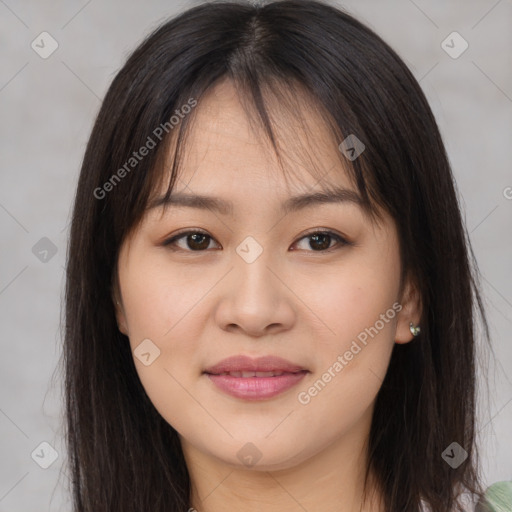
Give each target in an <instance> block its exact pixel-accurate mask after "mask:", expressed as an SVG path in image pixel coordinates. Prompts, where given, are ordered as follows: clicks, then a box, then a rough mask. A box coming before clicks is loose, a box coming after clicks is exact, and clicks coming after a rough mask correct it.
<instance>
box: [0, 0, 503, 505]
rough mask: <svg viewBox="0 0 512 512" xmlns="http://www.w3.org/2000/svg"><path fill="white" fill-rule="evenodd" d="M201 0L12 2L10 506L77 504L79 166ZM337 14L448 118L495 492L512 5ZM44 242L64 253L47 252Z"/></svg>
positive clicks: (0, 77) (2, 362)
mask: <svg viewBox="0 0 512 512" xmlns="http://www.w3.org/2000/svg"><path fill="white" fill-rule="evenodd" d="M192 5H193V4H192V3H187V2H176V1H174V2H173V1H163V0H148V1H145V2H135V1H128V2H121V1H108V2H100V1H99V0H90V1H88V2H87V1H84V0H73V1H67V2H64V1H60V2H59V1H50V0H45V1H39V2H36V1H21V0H0V59H1V66H0V119H1V123H0V130H1V136H0V147H1V153H0V155H1V156H0V169H1V180H2V181H1V183H2V185H1V188H0V226H1V233H2V237H1V240H2V243H1V249H0V261H1V266H0V325H1V329H2V331H1V332H2V335H1V356H0V371H1V378H2V386H1V387H0V432H1V436H0V449H1V460H2V463H1V467H0V512H7V511H10V512H21V511H23V512H29V511H36V510H37V511H40V512H41V511H45V510H51V511H65V510H69V500H68V496H67V493H66V486H67V485H68V479H67V476H66V474H65V472H64V471H63V469H64V468H63V463H64V462H65V460H66V453H65V450H64V445H63V439H62V429H61V415H62V406H61V403H62V402H61V400H62V398H61V393H62V391H61V387H60V380H59V375H58V374H56V373H54V372H55V368H56V365H57V363H58V359H59V356H60V344H61V339H60V324H61V318H60V306H61V300H62V296H63V286H64V266H65V253H66V240H67V236H68V223H69V218H70V210H71V203H72V199H73V195H74V189H75V186H76V182H77V177H78V171H79V167H80V163H81V159H82V155H83V151H84V148H85V144H86V141H87V138H88V135H89V132H90V129H91V127H92V122H93V120H94V117H95V115H96V113H97V111H98V109H99V106H100V102H101V99H102V98H103V96H104V94H105V92H106V90H107V87H108V85H109V84H110V82H111V80H112V79H113V77H114V75H115V73H116V72H117V71H118V70H119V69H120V67H121V66H122V64H123V62H124V59H125V58H126V56H127V55H128V54H129V53H130V51H131V50H133V49H134V48H135V47H136V46H137V44H138V42H139V41H140V40H141V38H142V37H143V36H144V35H145V34H147V33H148V32H149V31H150V30H151V29H153V28H155V27H156V25H157V24H158V23H159V22H160V21H162V20H163V19H164V18H166V17H168V16H171V15H172V14H174V13H176V12H178V11H181V10H183V9H185V8H187V7H190V6H192ZM338 5H342V6H344V7H345V8H346V9H347V10H348V11H349V12H351V13H352V14H354V15H355V16H356V17H358V18H359V19H360V20H361V21H363V22H365V23H366V24H368V25H369V26H370V27H371V28H373V29H374V30H375V31H376V32H377V33H378V34H380V35H381V36H382V37H383V38H384V40H386V41H387V42H388V43H389V44H390V45H391V46H392V47H393V48H394V49H395V50H396V51H397V52H398V54H399V55H400V56H401V57H402V58H403V59H404V60H405V62H406V63H407V64H408V66H409V67H410V69H411V70H412V72H413V73H414V75H415V76H416V77H417V78H418V80H420V83H421V86H422V87H423V89H424V91H425V93H426V94H427V97H428V99H429V101H430V104H431V106H432V109H433V111H434V114H435V115H436V118H437V120H438V123H439V126H440V129H441V132H442V135H443V137H444V140H445V144H446V147H447V150H448V154H449V157H450V161H451V163H452V166H453V171H454V174H455V177H456V180H457V185H458V188H459V192H460V196H461V202H462V208H463V210H464V216H465V219H466V223H467V227H468V231H469V233H470V238H471V242H472V244H473V247H474V250H475V254H476V257H477V260H478V263H479V266H480V269H481V272H482V274H483V292H484V296H485V301H486V306H487V310H488V315H489V321H490V324H491V334H492V341H493V346H494V352H495V355H496V361H497V363H496V364H493V362H492V360H491V366H490V376H489V378H488V379H486V378H482V379H481V381H482V386H483V390H484V391H485V390H486V386H488V387H489V393H490V397H491V400H490V402H488V401H487V400H485V399H484V400H482V408H481V411H480V420H479V437H480V439H481V446H482V453H483V461H482V463H483V466H482V467H483V472H484V475H485V481H486V483H487V484H490V483H492V482H495V481H499V480H510V479H512V443H511V431H512V428H511V427H512V383H511V381H510V379H509V378H507V376H506V373H507V372H509V373H510V370H511V369H512V344H511V336H510V332H511V327H512V321H511V319H512V291H511V281H512V279H511V278H512V275H511V267H512V266H511V262H512V243H511V233H512V199H511V198H512V188H507V187H512V173H511V171H510V162H511V147H512V137H511V136H512V72H511V70H512V66H511V63H512V55H511V54H512V1H511V0H499V1H496V0H479V1H477V0H471V1H462V0H461V1H453V2H445V1H441V0H438V1H430V2H427V1H425V0H415V1H414V2H413V1H412V0H393V1H377V0H365V1H359V2H357V1H355V0H354V1H345V2H339V3H338ZM42 31H47V32H49V33H50V34H51V35H52V36H53V38H55V40H56V41H57V42H58V45H59V46H58V49H57V50H56V51H55V53H53V54H52V55H51V56H50V57H49V58H47V59H43V58H41V57H40V56H39V55H38V54H37V53H36V52H35V51H34V50H33V49H32V48H31V42H32V41H33V40H34V39H36V37H37V36H38V35H39V34H40V33H41V32H42ZM453 31H457V32H459V33H460V34H461V35H462V37H463V38H464V39H465V40H466V41H467V42H468V44H469V47H468V49H467V50H466V51H465V52H464V53H463V54H462V55H461V56H460V57H458V58H456V59H454V58H452V57H450V56H449V55H448V54H447V53H446V52H445V51H444V50H443V48H442V47H441V43H442V41H443V40H445V38H446V37H447V36H448V35H449V34H450V33H451V32H453ZM449 44H451V45H452V43H450V42H449ZM458 44H459V43H457V42H454V43H453V45H454V46H455V49H457V48H459V47H460V46H458ZM507 196H508V198H507ZM44 237H47V238H48V239H49V240H50V241H51V243H52V244H54V245H55V249H56V251H57V252H56V254H55V255H53V256H52V253H51V252H49V253H48V254H47V255H46V256H44V254H43V253H41V252H39V253H38V251H37V250H35V253H36V254H34V252H33V247H34V246H35V244H36V243H38V242H39V241H40V240H41V239H42V238H44ZM39 243H40V244H43V246H44V244H48V241H43V242H39ZM37 247H39V246H36V248H37ZM41 258H43V260H41ZM45 258H46V260H47V261H44V259H45ZM52 376H53V378H52ZM43 441H46V442H48V443H50V444H51V445H52V446H53V447H54V448H55V450H56V451H57V452H58V454H59V456H58V458H57V460H56V461H55V462H54V463H53V464H52V465H51V466H50V467H49V468H48V469H42V468H41V467H40V466H39V465H38V464H36V462H34V460H33V459H32V458H31V454H32V453H33V451H34V450H35V449H36V448H38V447H39V445H40V443H41V442H43ZM91 449H93V447H91ZM37 453H40V454H41V453H42V452H41V449H40V448H38V450H36V454H37ZM44 453H46V454H47V453H48V450H46V451H44ZM34 457H35V458H36V459H37V456H36V455H34ZM43 458H44V457H43ZM41 460H42V459H41ZM418 464H421V461H418Z"/></svg>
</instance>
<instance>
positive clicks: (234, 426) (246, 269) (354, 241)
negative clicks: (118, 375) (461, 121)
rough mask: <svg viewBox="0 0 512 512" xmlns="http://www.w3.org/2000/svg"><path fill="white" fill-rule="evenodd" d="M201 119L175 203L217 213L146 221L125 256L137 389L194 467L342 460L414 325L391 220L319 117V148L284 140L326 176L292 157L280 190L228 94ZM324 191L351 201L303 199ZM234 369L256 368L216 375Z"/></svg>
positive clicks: (270, 163)
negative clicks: (368, 207) (196, 457)
mask: <svg viewBox="0 0 512 512" xmlns="http://www.w3.org/2000/svg"><path fill="white" fill-rule="evenodd" d="M197 109H198V111H197V112H196V114H197V119H196V122H195V123H194V125H193V130H192V132H191V138H190V140H189V144H188V145H187V147H188V148H189V149H188V153H187V155H186V158H185V160H184V162H183V168H182V172H181V174H180V177H179V180H178V181H177V184H176V187H175V191H174V193H178V192H179V193H180V194H181V195H183V197H185V196H187V197H189V196H198V195H204V196H211V197H212V198H215V199H216V200H218V201H219V202H220V201H222V205H220V206H219V207H218V208H217V206H218V205H217V204H216V203H215V204H214V203H213V202H212V203H210V202H208V203H207V202H203V203H201V204H198V203H197V201H194V202H192V201H191V200H189V202H188V204H185V202H184V201H182V202H180V204H178V203H176V204H174V205H171V206H170V207H169V208H168V209H167V210H166V212H165V214H164V215H162V212H163V210H162V209H161V208H160V207H154V208H152V209H149V210H148V212H147V215H146V217H145V218H144V219H143V222H142V224H141V225H140V227H139V229H138V230H137V231H135V232H134V233H133V236H132V237H131V238H130V239H129V240H126V241H125V243H124V244H123V246H122V248H121V252H120V256H119V274H118V277H119V283H120V295H119V301H120V306H118V309H117V320H118V323H119V326H120V329H121V330H122V332H124V333H125V334H127V335H128V336H129V341H130V346H131V349H132V351H133V353H134V361H135V365H136V368H137V372H138V375H139V377H140V380H141V382H142V385H143V386H144V388H145V390H146V392H147V394H148V396H149V398H150V399H151V401H152V402H153V404H154V406H155V407H156V409H157V410H158V412H159V413H160V414H161V415H162V416H163V418H165V420H166V421H167V422H168V423H169V424H171V425H172V426H173V427H174V428H175V429H176V430H177V431H178V433H179V435H180V439H181V441H182V445H183V447H184V451H185V453H186V454H190V453H193V452H194V453H198V454H201V455H202V456H203V457H204V456H206V457H208V456H209V457H213V458H215V459H216V460H220V461H223V462H224V463H228V464H232V465H237V466H243V465H245V466H247V467H254V469H261V470H270V469H276V470H277V469H286V468H290V467H292V466H294V465H296V464H299V463H300V462H302V461H305V460H307V459H309V458H311V457H313V456H315V455H317V454H319V453H320V452H322V451H323V450H326V449H327V448H330V447H332V446H342V445H343V446H344V448H343V450H344V451H346V452H347V456H348V452H349V451H350V450H353V449H355V448H356V447H360V446H361V445H362V444H361V443H364V441H365V439H366V438H367V436H368V432H369V426H370V421H371V414H372V410H373V404H374V400H375V397H376V394H377V392H378V390H379V388H380V386H381V383H382V380H383V378H384V375H385V373H386V369H387V366H388V362H389V358H390V355H391V351H392V348H393V344H394V343H395V342H399V343H405V342H408V341H410V340H411V339H412V335H411V333H410V332H409V322H411V321H412V322H414V323H417V322H418V320H419V314H418V310H417V308H416V307H415V304H416V302H415V301H413V296H414V297H415V294H414V292H413V290H412V288H411V287H409V286H408V285H407V286H406V288H405V293H404V296H400V295H399V279H400V259H399V245H398V239H397V233H396V230H395V226H394V223H393V222H392V220H391V219H390V218H389V217H387V216H385V222H384V223H383V224H382V225H380V226H376V225H373V224H372V223H371V221H370V220H369V218H367V217H366V216H365V214H364V212H363V210H362V208H361V206H359V205H358V203H357V201H356V200H354V197H357V189H356V188H355V187H354V186H353V185H352V184H351V182H350V180H349V179H348V177H347V175H346V173H345V171H344V170H343V169H342V166H341V164H340V160H339V155H338V153H337V151H338V149H337V147H336V145H335V144H333V143H332V139H331V138H330V136H329V134H328V133H327V132H326V129H325V128H324V127H323V126H322V124H321V123H320V122H319V121H318V119H317V118H316V117H315V116H314V115H313V114H312V113H311V111H304V115H305V117H306V119H307V122H308V123H309V126H310V127H312V130H311V133H310V135H309V138H306V135H302V132H301V131H300V130H299V129H297V127H292V125H291V124H290V123H289V122H288V121H287V123H288V124H286V126H283V129H284V132H280V133H285V134H286V136H283V139H282V141H281V143H282V145H283V146H284V148H283V149H284V154H287V155H288V157H289V156H290V154H292V153H291V151H290V148H292V147H294V146H293V145H294V144H297V143H299V144H300V147H302V148H307V151H308V154H309V155H311V161H314V163H315V166H316V169H317V171H319V172H316V174H315V173H314V172H313V169H312V168H309V167H308V166H307V163H304V162H303V161H301V162H299V158H296V159H294V160H297V161H294V162H293V174H292V175H291V176H292V179H288V180H286V178H285V175H284V173H283V171H282V170H281V169H280V168H279V165H278V162H277V160H276V159H275V157H274V155H273V153H272V152H271V151H270V150H269V147H268V146H266V145H265V141H264V139H263V137H256V136H255V135H254V134H253V132H252V131H251V129H250V127H249V124H248V121H247V118H246V116H245V114H244V111H243V109H242V106H241V105H240V104H239V102H238V100H237V96H236V94H235V91H234V89H233V88H232V87H231V85H230V84H229V82H224V83H223V84H221V85H219V86H217V88H216V89H215V90H214V94H212V95H211V96H209V98H207V99H205V100H204V102H202V103H201V105H200V106H198V107H197ZM339 142H341V141H339ZM287 148H288V151H287ZM288 162H291V160H288ZM127 179H129V178H127ZM326 185H329V190H331V191H332V190H333V189H334V187H337V188H338V189H346V190H348V191H350V192H349V193H347V194H346V195H345V200H335V199H334V198H331V199H329V200H325V201H318V197H317V198H316V199H317V200H315V196H312V197H310V198H309V199H302V200H298V199H293V198H296V197H297V196H301V195H308V196H310V195H311V194H315V193H317V192H318V193H321V192H325V191H326V190H327V187H326ZM163 191H164V189H162V191H161V192H163ZM339 197H341V196H339ZM187 231H192V232H194V231H199V232H200V233H196V234H195V235H194V234H192V235H190V234H189V236H187V235H186V234H185V233H186V232H187ZM325 232H331V234H330V235H328V234H325ZM201 233H202V234H201ZM315 233H316V236H315ZM178 234H184V236H181V237H180V238H176V239H175V241H174V242H173V243H170V244H168V245H165V241H166V240H169V239H171V238H173V237H176V236H177V235H178ZM337 236H339V237H340V238H339V239H338V238H336V237H337ZM343 240H346V241H347V243H345V242H343ZM234 356H245V357H247V358H249V359H248V360H245V361H241V360H238V361H237V360H236V359H235V360H233V361H232V362H231V363H229V362H227V366H226V365H224V367H219V366H217V368H213V367H214V366H216V365H218V364H219V363H222V362H223V361H224V360H226V359H227V358H232V357H234ZM258 358H264V359H261V360H260V361H258V360H257V359H258ZM272 358H281V360H273V359H272ZM282 360H285V361H287V363H284V362H283V361H282ZM207 370H209V373H207ZM251 370H252V371H253V372H254V371H257V372H258V373H256V374H254V373H251ZM223 371H224V372H228V371H229V372H230V373H228V374H227V375H220V374H221V373H222V372H223ZM242 371H243V372H244V373H243V374H242V373H240V372H242ZM260 371H261V372H271V373H263V374H262V373H259V372H260ZM233 372H234V373H233ZM245 372H249V373H245ZM276 373H277V374H278V375H275V374H276ZM280 373H282V374H281V375H279V374H280ZM214 374H216V376H215V375H214Z"/></svg>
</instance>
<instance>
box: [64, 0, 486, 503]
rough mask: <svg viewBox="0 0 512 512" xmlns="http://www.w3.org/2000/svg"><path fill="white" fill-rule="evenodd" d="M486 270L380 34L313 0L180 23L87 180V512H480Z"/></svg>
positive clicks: (202, 13) (418, 107)
mask: <svg viewBox="0 0 512 512" xmlns="http://www.w3.org/2000/svg"><path fill="white" fill-rule="evenodd" d="M471 264H472V252H471V248H470V245H469V242H468V241H467V238H466V232H465V228H464V226H463V223H462V221H461V215H460V212H459V208H458V202H457V195H456V192H455V188H454V183H453V177H452V174H451V170H450V166H449V163H448V159H447V155H446V152H445V148H444V146H443V142H442V140H441V136H440V134H439V130H438V128H437V125H436V122H435V119H434V117H433V115H432V112H431V110H430V108H429V106H428V103H427V101H426V99H425V97H424V95H423V93H422V91H421V89H420V87H419V85H418V83H417V82H416V80H415V79H414V77H413V76H412V74H411V73H410V72H409V70H408V69H407V67H406V66H405V64H404V63H403V62H402V61H401V60H400V58H399V57H398V56H397V55H396V53H395V52H394V51H393V50H392V49H391V48H390V47H389V46H388V45H387V44H386V43H385V42H383V41H382V40H381V39H380V38H379V37H378V36H377V35H376V34H375V33H373V32H372V31H371V30H369V29H368V28H367V27H365V26H364V25H362V24H361V23H360V22H358V21H356V20H355V19H354V18H352V17H351V16H349V15H348V14H346V13H344V12H343V11H341V10H339V9H336V8H334V7H332V6H329V5H327V4H325V3H321V2H317V1H314V0H286V1H282V2H274V3H268V4H266V5H262V6H254V5H249V4H242V3H231V2H229V3H210V4H203V5H199V6H197V7H194V8H192V9H190V10H188V11H186V12H184V13H183V14H181V15H179V16H177V17H176V18H174V19H171V20H170V21H168V22H166V23H165V24H163V25H162V26H161V27H160V28H159V29H157V30H156V31H155V32H154V33H153V34H151V35H150V36H149V37H148V38H147V39H146V40H145V41H144V42H143V43H142V44H141V45H140V46H139V47H138V48H137V49H136V50H135V52H134V53H133V54H132V55H131V56H130V57H129V59H128V61H127V62H126V64H125V65H124V67H123V68H122V69H121V71H120V72H119V73H118V75H117V76H116V77H115V79H114V81H113V83H112V85H111V87H110V89H109V91H108V93H107V95H106V97H105V99H104V101H103V104H102V107H101V110H100V112H99V115H98V118H97V120H96V123H95V125H94V128H93V131H92V134H91V137H90V140H89V143H88V146H87V150H86V153H85V158H84V161H83V165H82V170H81V174H80V179H79V183H78V189H77V194H76V199H75V207H74V215H73V222H72V228H71V238H70V245H69V252H68V267H67V288H66V339H65V349H64V354H65V362H66V405H67V409H66V411H67V429H68V438H67V441H68V450H69V458H70V468H71V473H72V482H73V500H74V510H76V511H80V512H82V511H84V512H85V511H95V512H100V511H109V512H113V511H114V510H122V511H132V510H133V511H141V510H151V511H181V510H183V511H186V510H197V511H199V512H210V511H217V510H221V509H222V510H244V511H255V510H265V511H274V510H279V511H280V512H283V511H292V510H293V511H295V510H308V511H313V510H332V511H334V510H335V511H338V512H348V511H351V512H352V511H361V512H369V511H372V512H398V511H400V512H401V511H403V512H412V511H420V510H433V511H435V512H448V511H452V510H464V508H463V507H464V506H465V505H464V503H466V502H467V501H468V499H469V501H471V502H472V503H474V502H475V501H476V500H477V499H478V498H481V497H482V484H481V482H480V479H479V473H478V460H477V453H476V447H475V322H476V317H477V315H480V316H481V319H482V322H483V326H484V331H485V332H484V334H486V335H487V336H488V330H487V324H486V321H485V316H484V311H483V308H482V305H481V300H480V295H479V290H478V286H477V280H476V278H477V274H476V270H473V269H472V265H471ZM475 268H476V267H475ZM464 500H466V501H464Z"/></svg>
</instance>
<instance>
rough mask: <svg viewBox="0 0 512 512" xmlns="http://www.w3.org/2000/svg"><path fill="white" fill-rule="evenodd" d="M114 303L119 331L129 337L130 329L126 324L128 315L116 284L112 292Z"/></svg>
mask: <svg viewBox="0 0 512 512" xmlns="http://www.w3.org/2000/svg"><path fill="white" fill-rule="evenodd" d="M112 301H113V303H114V310H115V315H116V320H117V326H118V328H119V330H120V331H121V332H122V333H123V334H124V335H126V336H128V327H127V322H126V315H125V312H124V307H123V302H122V299H121V294H120V293H119V287H118V286H117V284H114V286H113V290H112Z"/></svg>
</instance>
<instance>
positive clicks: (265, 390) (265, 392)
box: [206, 370, 308, 400]
mask: <svg viewBox="0 0 512 512" xmlns="http://www.w3.org/2000/svg"><path fill="white" fill-rule="evenodd" d="M306 373H308V372H307V371H306V370H304V371H302V372H297V373H283V374H282V375H279V376H276V377H233V376H232V375H212V374H210V373H207V374H206V375H207V376H208V378H209V379H210V380H211V381H212V382H213V383H214V384H215V385H216V386H217V387H218V388H219V389H220V390H221V391H224V393H227V394H228V395H231V396H234V397H236V398H243V399H244V400H264V399H265V398H272V397H274V396H277V395H279V394H281V393H283V392H284V391H286V390H288V389H290V388H291V387H293V386H295V385H296V384H298V383H299V382H300V381H301V380H302V379H303V378H304V376H305V375H306Z"/></svg>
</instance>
